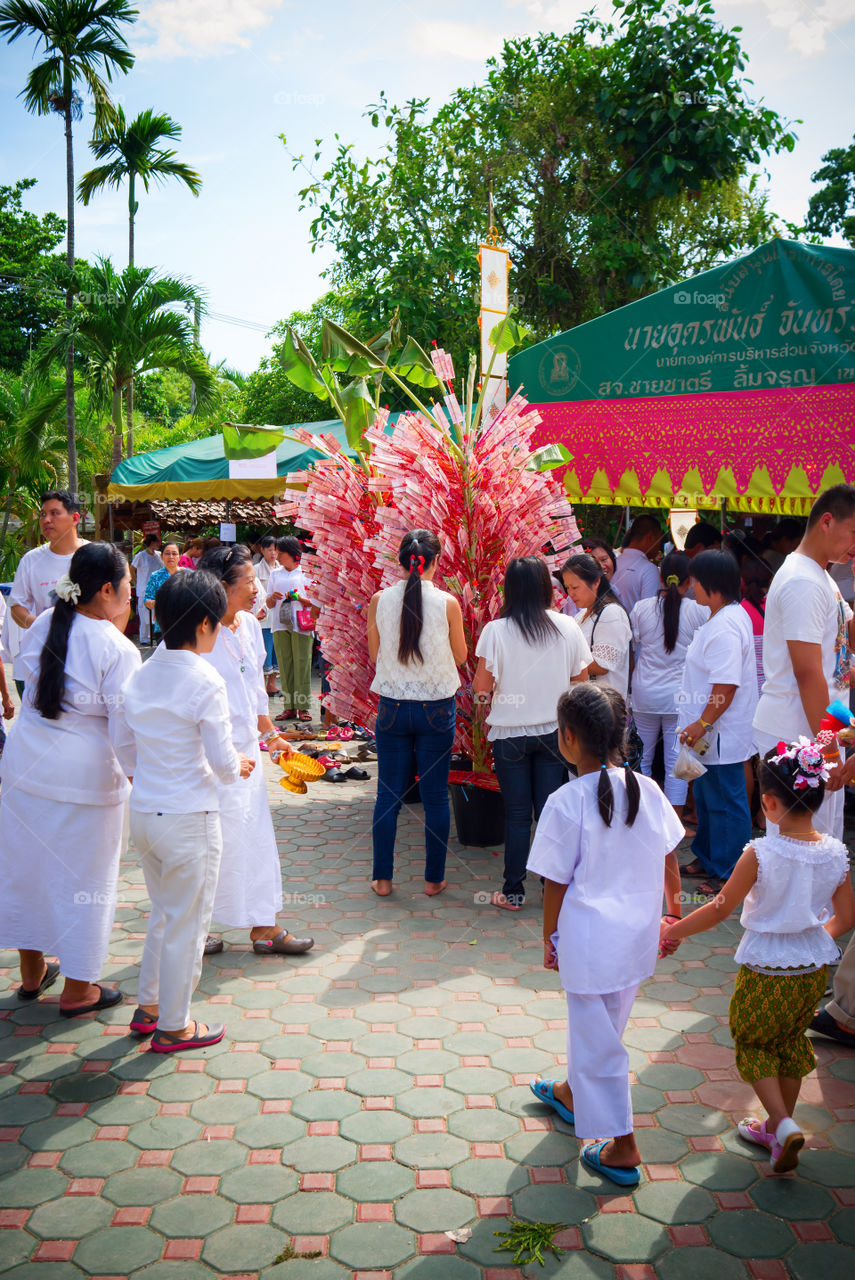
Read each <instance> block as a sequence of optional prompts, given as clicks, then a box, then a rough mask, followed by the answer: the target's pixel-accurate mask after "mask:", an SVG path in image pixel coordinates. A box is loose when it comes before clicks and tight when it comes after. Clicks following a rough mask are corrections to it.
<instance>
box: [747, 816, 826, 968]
mask: <svg viewBox="0 0 855 1280" xmlns="http://www.w3.org/2000/svg"><path fill="white" fill-rule="evenodd" d="M751 843H752V847H753V849H754V851H755V853H756V854H757V880H756V882H755V884H754V885H753V887H752V889H751V892H750V893H749V894H748V897H747V898H746V899H745V903H744V905H743V908H742V919H741V923H742V927H743V929H744V930H745V934H744V936H743V938H742V941H741V942H740V944H739V946H738V947H737V949H736V956H735V959H736V962H737V964H744V965H750V966H751V967H752V968H760V969H809V968H810V969H819V968H820V967H821V966H822V965H824V964H833V963H834V962H835V961H836V960H837V959H838V957H839V955H840V950H839V948H838V946H837V943H836V942H835V941H834V939H833V938H832V937H830V936H829V935H828V934H827V933H826V931H825V929H824V928H823V925H824V924H826V923H827V922H828V920H829V919H830V918H831V916H832V914H833V911H832V906H831V897H832V894H833V893H834V891H835V890H836V889H837V888H838V886H839V885H841V884H842V883H843V881H844V879H845V878H846V876H848V874H849V855H848V854H847V852H846V846H845V845H844V844H843V843H842V842H841V841H840V840H836V839H835V838H834V836H829V835H823V837H822V839H821V840H818V841H817V842H816V843H811V842H809V841H806V840H794V839H793V838H792V837H791V836H782V835H775V836H766V837H765V838H763V839H758V840H753V841H752V842H751Z"/></svg>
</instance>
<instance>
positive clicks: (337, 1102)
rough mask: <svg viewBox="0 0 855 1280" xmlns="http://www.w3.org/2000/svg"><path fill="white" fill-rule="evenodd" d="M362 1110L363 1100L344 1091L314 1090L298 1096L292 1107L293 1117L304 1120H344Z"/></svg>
mask: <svg viewBox="0 0 855 1280" xmlns="http://www.w3.org/2000/svg"><path fill="white" fill-rule="evenodd" d="M361 1110H362V1099H361V1098H357V1096H356V1094H355V1093H347V1092H346V1090H344V1089H312V1090H311V1091H310V1092H309V1093H301V1094H298V1095H297V1097H296V1098H294V1101H293V1103H292V1105H291V1115H292V1116H299V1117H300V1118H301V1119H303V1120H343V1119H344V1118H345V1116H351V1115H354V1114H355V1113H356V1112H357V1111H361ZM372 1114H374V1113H372Z"/></svg>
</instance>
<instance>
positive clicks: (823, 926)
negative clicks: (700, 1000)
mask: <svg viewBox="0 0 855 1280" xmlns="http://www.w3.org/2000/svg"><path fill="white" fill-rule="evenodd" d="M827 780H828V770H827V768H826V766H825V761H824V759H823V755H822V748H821V747H820V746H819V744H818V743H816V742H810V741H809V739H807V738H800V739H799V741H798V742H795V743H789V744H788V743H785V742H779V743H778V745H777V747H774V748H773V749H772V750H771V751H769V752H767V753H766V755H765V756H764V758H763V760H762V761H761V763H760V767H759V783H760V799H761V803H762V805H763V810H764V812H765V814H766V818H767V821H768V822H769V824H770V825H771V824H772V823H774V824H776V827H777V831H778V834H777V835H774V836H766V838H765V839H757V840H754V841H753V842H752V843H751V844H749V845H748V846H747V847H746V848H745V850H744V852H743V854H742V857H741V858H740V859H739V861H738V862H737V864H736V867H735V868H734V870H733V874H732V875H731V876H730V879H729V880H728V882H727V884H726V885H725V886H724V888H723V889H722V891H721V893H720V894H719V895H718V896H717V897H716V899H715V901H714V902H710V903H708V904H707V905H706V906H703V907H701V908H700V909H699V910H697V911H693V912H692V914H691V915H690V916H689V917H688V918H687V919H686V920H682V921H679V922H677V921H675V922H673V923H671V924H669V925H668V926H667V927H666V928H665V929H664V930H663V933H662V947H663V951H664V952H665V953H666V954H669V953H670V952H671V951H673V950H674V948H675V945H677V944H679V942H680V941H681V940H682V939H683V938H688V937H690V936H691V935H692V934H695V933H701V932H703V931H704V930H705V929H712V928H714V927H715V926H716V925H717V924H719V923H720V922H721V921H722V920H725V919H726V918H727V917H728V916H729V915H730V913H731V912H732V911H733V910H734V908H735V907H737V906H738V905H739V903H740V902H743V901H744V903H745V906H744V907H743V910H742V921H741V923H742V926H743V928H744V929H745V933H744V934H743V937H742V941H741V942H740V944H739V946H738V947H737V949H736V957H735V959H736V960H737V962H738V963H739V964H740V968H739V971H738V972H737V975H736V984H735V986H734V989H733V997H732V999H731V1002H730V1032H731V1035H732V1036H733V1042H734V1047H735V1051H736V1067H737V1070H738V1071H739V1074H740V1076H741V1077H742V1079H743V1080H746V1081H747V1082H748V1083H749V1084H750V1085H751V1086H752V1088H753V1089H754V1092H755V1093H756V1094H757V1097H758V1099H759V1101H760V1104H761V1106H762V1107H763V1108H764V1109H765V1111H766V1113H767V1119H766V1120H765V1121H762V1122H761V1121H759V1120H755V1119H754V1118H752V1117H749V1118H747V1119H745V1120H743V1121H742V1123H741V1124H740V1125H739V1126H738V1128H739V1132H740V1134H741V1135H742V1137H743V1138H745V1139H746V1141H748V1142H753V1143H756V1144H757V1145H759V1146H762V1147H766V1148H767V1149H768V1150H769V1151H770V1152H771V1157H770V1163H771V1165H772V1169H773V1170H774V1172H775V1173H784V1172H786V1171H787V1170H788V1169H793V1168H795V1166H796V1164H797V1163H798V1153H799V1151H800V1150H801V1148H802V1147H803V1146H804V1135H803V1134H802V1132H801V1130H800V1128H799V1126H798V1125H797V1124H796V1122H795V1120H794V1119H793V1112H794V1110H795V1106H796V1102H797V1100H798V1096H799V1089H800V1087H801V1082H802V1078H803V1077H804V1076H806V1075H809V1074H810V1072H811V1071H813V1069H814V1068H815V1066H816V1058H815V1056H814V1052H813V1048H812V1046H811V1043H810V1041H809V1040H808V1038H807V1037H806V1035H805V1032H806V1031H807V1029H808V1027H809V1026H810V1024H811V1020H812V1018H813V1016H814V1013H815V1011H816V1007H817V1004H818V1003H819V1000H820V998H821V996H822V994H823V991H824V990H825V988H826V985H827V983H828V972H829V970H828V966H829V964H833V963H835V961H836V960H837V959H838V957H839V955H840V952H839V949H838V947H837V945H836V943H835V941H834V939H836V938H839V937H840V935H841V934H843V933H845V932H846V931H847V930H848V929H851V928H852V926H853V924H855V896H853V892H852V882H851V880H850V878H849V858H848V855H847V852H846V846H845V845H844V844H842V843H841V841H840V840H836V839H835V838H834V836H830V835H824V834H820V833H819V832H818V831H816V830H815V828H814V825H813V819H814V815H815V813H816V811H817V809H818V808H819V807H820V805H821V804H822V800H823V795H824V793H825V783H826V782H827Z"/></svg>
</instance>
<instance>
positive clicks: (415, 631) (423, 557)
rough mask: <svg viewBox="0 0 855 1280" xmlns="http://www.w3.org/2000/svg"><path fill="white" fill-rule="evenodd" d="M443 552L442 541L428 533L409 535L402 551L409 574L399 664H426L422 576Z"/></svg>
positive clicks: (401, 558) (402, 561)
mask: <svg viewBox="0 0 855 1280" xmlns="http://www.w3.org/2000/svg"><path fill="white" fill-rule="evenodd" d="M440 550H441V545H440V541H439V538H438V537H437V536H436V534H435V533H431V532H430V530H428V529H415V530H414V531H413V532H412V533H405V534H404V537H403V538H402V539H401V545H400V547H399V549H398V563H399V564H400V566H401V568H402V569H406V570H407V573H408V577H407V583H406V586H405V587H404V600H403V603H402V605H401V632H400V636H399V639H398V661H399V662H401V663H404V664H406V663H408V662H411V661H412V660H413V659H415V661H416V662H423V661H424V659H423V658H422V651H421V649H420V647H419V641H420V640H421V636H422V627H423V625H424V614H423V611H422V574H423V573H424V571H425V570H426V569H429V568H430V567H431V565H432V564H433V562H434V560H436V558H437V556H438V555H439V553H440Z"/></svg>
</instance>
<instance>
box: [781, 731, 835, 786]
mask: <svg viewBox="0 0 855 1280" xmlns="http://www.w3.org/2000/svg"><path fill="white" fill-rule="evenodd" d="M775 750H776V751H777V752H778V754H777V755H776V756H770V758H769V763H770V764H780V763H781V762H782V761H783V760H792V762H793V765H794V770H793V772H794V775H795V776H794V778H793V787H794V788H795V789H796V791H804V789H805V787H818V786H819V784H820V780H822V781H823V782H828V779H829V778H830V776H831V775H830V773H829V772H828V768H827V766H826V763H825V757H824V756H823V754H822V747H821V746H820V745H819V743H818V742H811V740H810V738H805V737H800V738H799V740H798V742H792V743H786V742H779V743H778V744H777V745H776V747H775Z"/></svg>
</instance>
